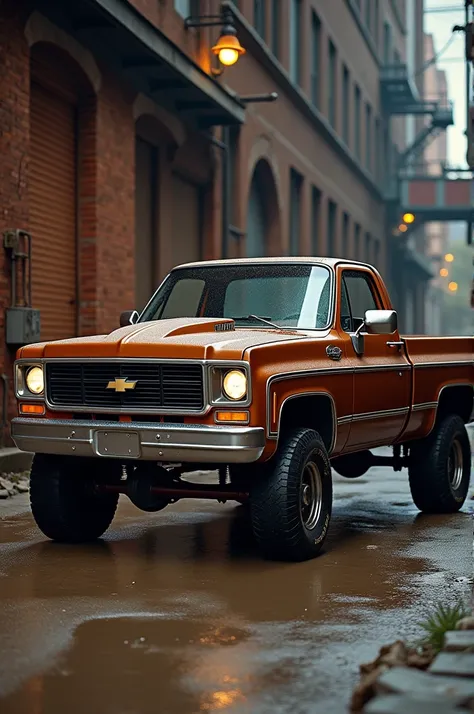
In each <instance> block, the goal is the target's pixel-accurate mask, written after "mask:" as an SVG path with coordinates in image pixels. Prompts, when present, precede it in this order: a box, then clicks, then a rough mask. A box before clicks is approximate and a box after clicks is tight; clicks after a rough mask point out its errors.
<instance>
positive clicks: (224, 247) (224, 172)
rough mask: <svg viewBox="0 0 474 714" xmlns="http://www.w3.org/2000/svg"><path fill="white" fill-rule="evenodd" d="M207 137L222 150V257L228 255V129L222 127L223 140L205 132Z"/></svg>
mask: <svg viewBox="0 0 474 714" xmlns="http://www.w3.org/2000/svg"><path fill="white" fill-rule="evenodd" d="M206 136H207V139H208V140H209V141H210V142H211V144H212V145H213V146H215V147H217V148H218V149H220V150H221V152H222V176H221V194H222V198H221V201H222V211H221V214H222V215H221V225H222V229H221V230H222V235H221V253H222V257H223V258H227V257H228V253H229V227H230V215H229V214H230V202H229V185H230V176H229V129H228V128H227V127H222V138H223V141H221V140H220V139H217V138H216V137H215V136H212V135H211V134H207V135H206Z"/></svg>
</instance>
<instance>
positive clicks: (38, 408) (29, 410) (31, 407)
mask: <svg viewBox="0 0 474 714" xmlns="http://www.w3.org/2000/svg"><path fill="white" fill-rule="evenodd" d="M19 411H20V414H29V415H30V416H32V415H36V416H41V415H43V414H44V406H43V404H20V409H19Z"/></svg>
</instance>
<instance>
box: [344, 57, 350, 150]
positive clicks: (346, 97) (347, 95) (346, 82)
mask: <svg viewBox="0 0 474 714" xmlns="http://www.w3.org/2000/svg"><path fill="white" fill-rule="evenodd" d="M349 104H350V80H349V70H348V69H347V67H346V65H344V66H343V69H342V138H343V139H344V141H345V142H346V145H347V146H349V117H350V106H349Z"/></svg>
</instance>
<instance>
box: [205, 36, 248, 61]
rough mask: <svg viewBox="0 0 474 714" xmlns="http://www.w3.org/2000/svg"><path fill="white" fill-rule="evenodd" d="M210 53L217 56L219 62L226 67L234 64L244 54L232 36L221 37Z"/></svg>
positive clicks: (235, 38)
mask: <svg viewBox="0 0 474 714" xmlns="http://www.w3.org/2000/svg"><path fill="white" fill-rule="evenodd" d="M212 52H213V53H214V54H215V55H217V56H218V58H219V62H220V63H221V64H223V65H225V66H226V67H230V66H231V65H233V64H235V63H236V62H237V60H238V59H239V57H240V55H244V54H245V50H244V48H243V47H242V45H241V44H240V42H239V40H238V39H237V37H235V36H234V35H222V36H221V37H219V39H218V40H217V43H216V44H215V45H214V47H213V48H212Z"/></svg>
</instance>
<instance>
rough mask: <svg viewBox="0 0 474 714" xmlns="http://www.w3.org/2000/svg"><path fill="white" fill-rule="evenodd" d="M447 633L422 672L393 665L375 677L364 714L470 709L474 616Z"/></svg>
mask: <svg viewBox="0 0 474 714" xmlns="http://www.w3.org/2000/svg"><path fill="white" fill-rule="evenodd" d="M457 628H458V629H456V630H455V631H453V632H447V633H446V635H445V638H444V646H443V650H442V651H441V652H440V653H439V654H438V655H437V656H436V657H435V658H434V660H433V662H432V663H431V665H430V666H429V667H428V669H427V670H426V671H421V670H419V669H413V668H410V667H406V666H395V667H393V668H392V669H388V670H385V671H384V672H383V673H381V674H379V676H378V677H377V679H376V681H375V683H374V691H375V697H374V698H373V699H371V701H370V702H368V703H367V704H366V706H365V707H364V708H363V709H362V710H361V711H362V712H364V714H438V713H439V714H456V712H461V711H466V710H468V711H473V710H474V617H467V618H464V619H463V620H461V621H460V622H459V623H458V624H457Z"/></svg>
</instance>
